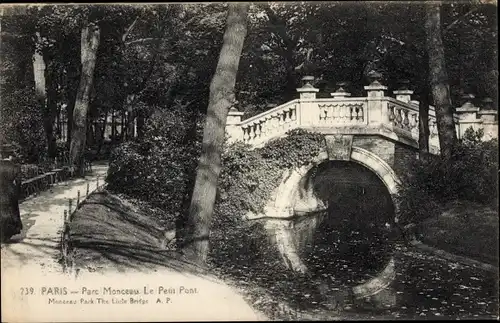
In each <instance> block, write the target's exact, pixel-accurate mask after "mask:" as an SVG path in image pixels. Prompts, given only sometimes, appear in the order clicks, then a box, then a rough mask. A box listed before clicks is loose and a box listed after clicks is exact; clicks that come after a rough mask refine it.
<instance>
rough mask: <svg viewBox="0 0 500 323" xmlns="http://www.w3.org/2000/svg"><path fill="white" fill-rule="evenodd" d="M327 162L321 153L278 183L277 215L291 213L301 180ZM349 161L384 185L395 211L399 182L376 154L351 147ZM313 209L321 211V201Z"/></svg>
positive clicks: (315, 203) (392, 171)
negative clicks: (363, 168)
mask: <svg viewBox="0 0 500 323" xmlns="http://www.w3.org/2000/svg"><path fill="white" fill-rule="evenodd" d="M328 160H329V158H328V154H327V152H326V151H322V152H321V153H319V154H318V156H317V157H316V158H315V159H314V160H313V161H312V162H311V163H310V164H308V165H305V166H302V167H300V168H298V169H293V170H291V171H290V173H289V174H288V175H287V176H286V177H285V178H284V179H283V181H282V182H281V183H280V185H279V187H278V189H277V191H276V195H275V196H276V198H275V199H274V205H273V206H274V209H275V210H276V211H278V213H279V214H283V215H285V214H290V213H291V211H293V210H291V209H290V208H291V206H290V201H293V200H294V197H295V194H296V192H297V190H298V189H299V186H300V181H301V179H302V178H303V177H304V176H305V175H306V174H307V173H308V172H309V171H310V170H311V169H312V168H313V167H316V166H318V165H319V164H321V163H322V162H325V161H328ZM350 161H352V162H355V163H357V164H360V165H362V166H364V167H366V168H367V169H369V170H370V171H372V172H373V173H374V174H375V175H377V177H378V178H379V179H380V180H381V181H382V182H383V183H384V185H385V187H386V188H387V190H388V191H389V193H390V195H391V196H392V197H393V204H394V207H395V209H397V203H395V200H394V196H395V194H397V192H398V185H399V183H400V181H399V179H398V177H397V175H396V173H395V172H394V170H393V169H392V168H391V167H390V166H389V165H388V164H387V163H386V162H385V161H384V160H383V159H381V158H380V157H378V156H377V155H376V154H374V153H372V152H370V151H368V150H366V149H363V148H360V147H355V146H354V147H352V150H351V156H350ZM314 208H315V209H316V210H318V209H322V208H324V205H322V203H321V201H319V200H318V199H317V198H316V201H313V205H312V206H311V210H310V211H314ZM396 214H397V212H396ZM395 221H396V222H397V217H396V218H395Z"/></svg>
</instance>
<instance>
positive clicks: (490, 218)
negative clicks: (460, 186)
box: [420, 201, 499, 265]
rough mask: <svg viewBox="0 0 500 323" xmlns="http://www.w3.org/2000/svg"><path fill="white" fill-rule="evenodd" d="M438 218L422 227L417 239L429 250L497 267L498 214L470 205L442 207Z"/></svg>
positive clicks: (458, 203)
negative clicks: (437, 249) (443, 251)
mask: <svg viewBox="0 0 500 323" xmlns="http://www.w3.org/2000/svg"><path fill="white" fill-rule="evenodd" d="M442 210H443V211H442V212H441V215H440V216H439V217H437V218H431V219H427V220H426V221H424V222H423V225H422V237H421V238H420V240H421V241H422V242H423V243H425V244H428V245H430V246H432V247H436V248H439V249H443V250H445V251H448V252H451V253H455V254H457V255H461V256H465V257H469V258H472V259H475V260H478V261H481V262H485V263H489V264H492V265H498V237H499V223H498V212H497V211H496V210H494V209H492V208H489V207H486V206H483V205H480V204H475V203H471V202H460V201H456V202H453V203H450V204H448V205H446V206H444V207H443V209H442Z"/></svg>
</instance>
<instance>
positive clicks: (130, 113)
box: [124, 94, 135, 139]
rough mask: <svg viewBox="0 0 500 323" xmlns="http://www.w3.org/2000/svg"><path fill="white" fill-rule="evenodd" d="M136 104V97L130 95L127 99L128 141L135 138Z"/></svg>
mask: <svg viewBox="0 0 500 323" xmlns="http://www.w3.org/2000/svg"><path fill="white" fill-rule="evenodd" d="M134 104H135V95H134V94H129V95H127V99H126V109H124V110H126V111H127V132H126V134H127V139H131V138H133V137H134V120H135V114H134Z"/></svg>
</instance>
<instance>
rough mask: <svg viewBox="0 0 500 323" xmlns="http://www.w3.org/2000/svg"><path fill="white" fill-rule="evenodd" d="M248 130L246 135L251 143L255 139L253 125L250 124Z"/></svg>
mask: <svg viewBox="0 0 500 323" xmlns="http://www.w3.org/2000/svg"><path fill="white" fill-rule="evenodd" d="M249 130H250V131H249V133H248V136H249V138H250V139H249V140H250V141H253V140H254V139H255V123H251V124H250V127H249Z"/></svg>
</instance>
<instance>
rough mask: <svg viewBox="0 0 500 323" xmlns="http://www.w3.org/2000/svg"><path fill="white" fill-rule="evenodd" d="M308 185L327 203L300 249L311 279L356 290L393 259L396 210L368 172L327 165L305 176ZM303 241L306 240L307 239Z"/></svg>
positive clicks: (347, 165)
mask: <svg viewBox="0 0 500 323" xmlns="http://www.w3.org/2000/svg"><path fill="white" fill-rule="evenodd" d="M306 177H308V180H306V181H304V183H308V185H312V189H313V191H314V194H315V195H316V196H317V197H318V198H319V199H321V200H322V201H323V203H324V204H325V205H328V208H327V210H325V211H323V212H322V214H316V215H315V217H316V218H317V220H318V221H317V223H318V224H317V225H316V226H315V228H312V229H313V230H311V231H310V232H309V237H303V238H307V240H308V243H307V245H306V246H305V248H303V249H302V257H303V259H304V260H305V261H306V263H307V265H308V268H309V269H310V273H311V275H312V276H313V277H315V278H317V279H321V280H324V281H326V282H327V284H329V285H331V286H332V287H334V288H341V287H353V286H356V285H359V284H362V283H364V282H366V281H367V280H368V279H370V278H373V277H374V276H375V275H377V274H378V273H379V272H380V271H381V270H383V269H384V267H385V266H386V265H387V263H388V261H389V259H390V257H391V255H392V247H393V246H392V239H391V236H390V228H391V227H392V224H393V222H394V206H393V203H392V199H391V196H390V194H389V191H388V190H387V188H386V187H385V185H384V183H383V182H382V181H381V180H380V179H379V178H378V177H377V175H375V174H374V173H373V172H371V171H370V170H368V169H367V168H365V167H363V166H361V165H359V164H356V163H353V162H342V161H326V162H323V163H321V164H320V165H318V166H317V167H314V168H313V169H311V170H310V171H309V172H308V174H306ZM303 238H302V239H303Z"/></svg>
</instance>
